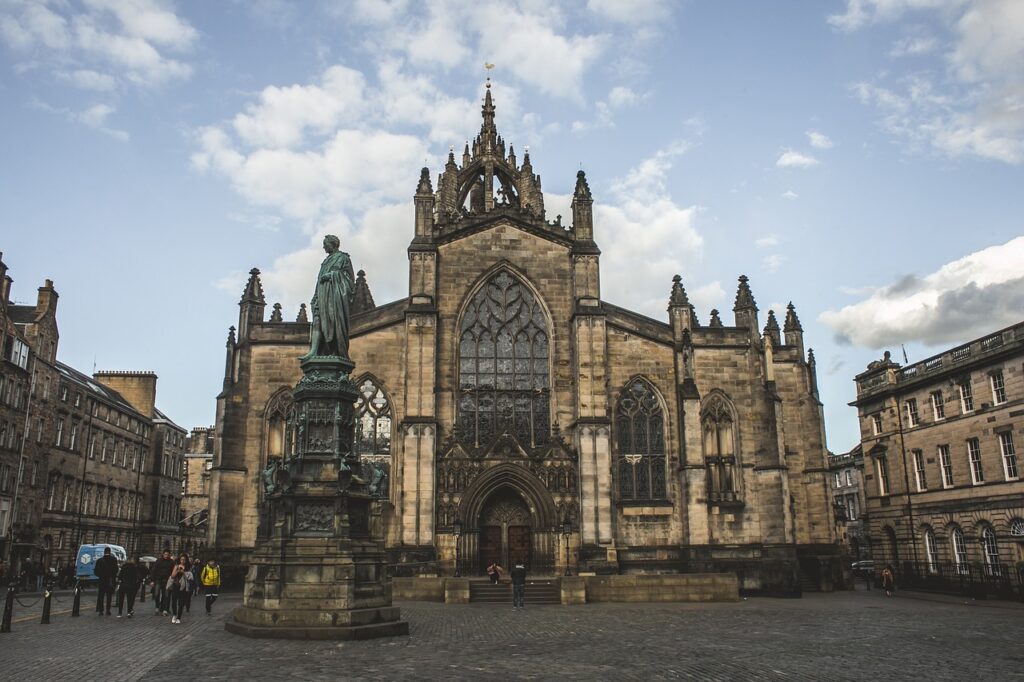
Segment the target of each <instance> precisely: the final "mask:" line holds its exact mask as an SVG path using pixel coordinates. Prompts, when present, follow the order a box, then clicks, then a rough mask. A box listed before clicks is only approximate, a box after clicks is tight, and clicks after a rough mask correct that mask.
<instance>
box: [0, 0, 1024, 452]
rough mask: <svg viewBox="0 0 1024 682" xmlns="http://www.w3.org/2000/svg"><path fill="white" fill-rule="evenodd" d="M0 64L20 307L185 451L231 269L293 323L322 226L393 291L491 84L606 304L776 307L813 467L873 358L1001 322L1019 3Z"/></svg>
mask: <svg viewBox="0 0 1024 682" xmlns="http://www.w3.org/2000/svg"><path fill="white" fill-rule="evenodd" d="M0 60H2V63H0V125H2V127H3V135H2V137H0V139H2V141H3V145H2V150H3V153H2V154H0V205H2V206H3V210H2V211H0V251H2V252H3V258H4V261H5V262H6V263H7V265H8V266H9V267H10V270H11V271H10V274H11V275H12V276H13V278H14V280H15V281H14V286H13V291H12V298H13V299H14V300H15V301H17V302H21V303H32V302H34V301H35V290H36V288H37V287H38V286H40V285H41V284H42V283H43V280H44V279H46V278H49V279H52V280H53V281H54V283H55V286H56V288H57V290H58V292H59V293H60V304H59V309H58V321H59V324H60V331H61V342H60V349H59V354H58V357H59V359H61V360H62V361H63V362H66V363H68V364H70V365H72V366H74V367H76V368H78V369H81V370H83V371H87V372H88V371H91V369H92V368H93V367H94V366H95V367H96V368H98V369H108V370H109V369H133V370H153V371H155V372H157V374H158V375H159V377H160V379H159V385H158V404H159V406H160V408H161V409H162V410H163V411H164V412H166V413H167V414H168V415H169V416H170V417H171V418H172V419H173V420H175V421H176V422H178V423H179V424H181V425H183V426H185V427H186V428H190V427H192V426H201V425H207V424H210V423H212V422H213V420H214V407H215V405H214V403H215V396H216V395H217V393H218V391H219V390H220V386H221V381H222V377H223V366H224V365H223V362H224V342H225V339H226V334H227V328H228V326H229V325H232V324H237V317H238V308H237V303H238V299H239V297H240V296H241V293H242V290H243V288H244V285H245V281H246V278H247V273H248V271H249V269H250V268H252V267H258V268H260V269H261V270H262V271H263V273H264V275H263V283H264V287H265V290H266V295H267V300H268V310H267V314H268V315H269V313H270V310H269V305H270V304H273V303H274V302H280V303H281V304H282V305H283V308H284V314H285V319H294V317H295V315H296V313H297V310H298V305H299V303H300V302H303V301H305V300H306V299H307V298H308V296H310V295H311V292H310V282H311V281H312V279H313V278H314V277H315V275H314V273H315V272H316V269H317V266H318V263H319V261H320V259H321V256H322V252H321V251H320V248H319V246H318V245H319V242H320V239H321V237H322V235H323V234H325V233H335V234H338V235H339V236H340V237H341V239H342V244H343V247H342V248H343V249H344V250H347V251H348V252H349V253H350V254H351V255H352V258H353V261H354V263H355V265H356V268H357V269H358V268H362V269H365V270H366V272H367V279H368V281H369V283H370V286H371V289H372V291H373V294H374V298H375V299H376V301H377V303H378V304H380V303H384V302H387V301H390V300H394V299H397V298H402V297H404V296H405V295H407V270H406V253H405V248H406V247H407V245H408V243H409V240H410V239H411V238H412V235H413V222H412V221H413V204H412V195H413V193H414V191H415V188H416V184H417V181H418V178H419V169H420V168H421V167H422V166H423V165H427V166H429V167H430V168H431V170H432V175H433V177H436V174H437V172H439V171H440V169H441V167H442V165H443V161H444V158H445V156H446V155H447V152H448V149H449V146H454V147H455V148H456V150H461V147H462V145H463V144H464V142H465V140H467V139H468V138H470V137H472V136H473V135H475V133H476V132H477V131H478V130H479V126H480V109H479V107H480V101H481V98H482V96H483V83H484V79H485V77H486V76H487V72H486V71H485V69H484V63H485V62H488V63H493V64H494V65H495V66H494V69H493V70H491V71H490V76H491V78H492V81H493V89H492V92H493V94H494V101H495V105H496V107H497V118H496V120H497V125H498V129H499V131H500V132H501V134H502V135H503V136H504V138H505V140H506V141H507V142H509V143H511V144H513V145H514V146H515V148H516V150H517V153H518V154H519V155H520V157H521V155H522V152H523V151H524V150H525V148H526V147H529V151H530V154H531V160H532V162H533V165H534V169H535V171H536V172H538V173H540V174H541V176H542V179H543V186H544V191H545V196H546V204H547V208H548V214H549V216H553V215H555V214H558V213H561V214H563V215H566V216H569V215H571V212H570V210H569V199H570V195H571V192H572V188H573V186H574V183H575V175H576V172H577V170H579V169H580V168H583V169H584V170H585V171H586V173H587V178H588V180H589V182H590V187H591V189H592V191H593V194H594V199H595V228H594V231H595V239H596V241H597V242H598V245H599V246H600V247H601V249H602V257H601V276H602V298H604V299H605V300H607V301H609V302H612V303H615V304H618V305H622V306H627V307H630V308H632V309H635V310H637V311H639V312H642V313H644V314H646V315H649V316H651V317H654V318H656V319H660V320H664V321H667V319H668V318H667V313H666V305H667V302H668V296H669V292H670V288H671V283H672V276H673V275H674V274H676V273H678V274H680V275H682V277H683V283H684V285H685V286H686V288H687V291H688V293H689V294H690V298H691V301H693V302H694V304H695V305H696V307H697V315H698V319H699V320H700V321H702V322H705V323H706V322H707V320H708V319H709V311H710V309H711V308H717V309H719V310H721V311H722V317H723V319H724V321H725V322H726V324H729V323H730V322H731V320H732V305H733V301H734V297H735V292H736V279H737V277H738V276H739V275H741V274H745V275H747V276H748V277H749V278H750V285H751V288H752V290H753V293H754V296H755V298H756V300H757V303H758V305H759V307H760V310H761V322H762V324H763V323H764V321H765V319H766V318H767V314H768V310H769V309H774V310H775V312H776V315H777V316H779V317H780V319H781V317H782V315H783V314H784V311H785V306H786V304H787V303H788V302H789V301H792V302H793V303H794V305H795V306H796V309H797V313H798V314H799V316H800V319H801V321H802V323H803V327H804V332H805V333H804V339H805V344H806V345H807V346H808V347H812V348H814V350H815V354H816V357H817V361H818V380H819V385H820V390H821V399H822V401H823V403H824V405H825V418H826V429H827V433H828V445H829V448H830V449H831V450H833V451H835V452H843V451H846V450H848V449H850V448H851V447H853V446H854V445H855V444H856V443H857V439H858V426H857V418H856V412H855V410H854V409H853V408H851V407H849V406H848V405H847V403H849V401H851V400H853V399H854V397H855V386H854V382H853V377H854V376H855V375H856V374H857V373H858V372H860V371H862V370H863V369H864V368H865V366H866V365H867V363H868V362H869V361H871V360H873V359H877V358H879V357H881V355H882V353H883V351H884V350H890V351H892V352H893V356H894V357H895V358H897V359H901V358H902V350H901V346H902V347H904V348H905V349H906V353H907V356H908V357H909V359H910V361H911V362H914V361H918V360H921V359H924V358H925V357H927V356H929V355H931V354H934V353H937V352H940V351H942V350H943V349H945V348H949V347H951V346H954V345H957V344H959V343H963V342H966V341H969V340H971V339H973V338H976V337H978V336H982V335H984V334H986V333H988V332H989V331H994V330H996V329H999V328H1001V327H1004V326H1008V325H1010V324H1013V323H1016V322H1019V321H1020V320H1021V311H1022V310H1024V275H1022V273H1021V263H1022V262H1024V224H1022V220H1024V218H1022V216H1024V191H1022V188H1024V2H1020V1H1018V0H977V1H974V2H968V1H966V0H828V1H822V2H814V3H808V2H805V1H803V0H793V1H791V2H787V1H785V0H780V1H778V2H770V3H769V2H759V1H755V0H749V1H747V2H740V1H738V0H716V1H715V2H711V1H705V2H698V1H696V0H689V1H687V0H679V1H673V0H635V1H634V2H628V1H627V0H578V1H576V2H552V1H551V0H518V1H513V0H502V1H501V2H492V1H490V0H477V1H474V2H450V1H446V0H434V1H430V2H413V1H405V0H392V1H390V2H385V1H383V0H379V1H375V2H370V1H352V2H328V1H327V0H322V1H321V0H308V1H306V2H295V3H289V2H284V1H283V0H245V1H243V0H238V1H236V2H232V1H229V0H222V1H220V2H200V1H194V2H186V1H184V0H179V1H178V2H170V1H161V0H36V1H26V0H0Z"/></svg>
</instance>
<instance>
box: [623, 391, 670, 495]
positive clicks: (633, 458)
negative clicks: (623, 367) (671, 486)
mask: <svg viewBox="0 0 1024 682" xmlns="http://www.w3.org/2000/svg"><path fill="white" fill-rule="evenodd" d="M615 445H616V452H615V461H616V467H615V470H616V473H617V477H616V479H617V480H616V482H617V484H618V493H619V494H618V497H619V499H620V500H624V501H628V500H663V499H665V496H666V490H665V416H664V412H663V411H662V409H661V402H660V401H659V400H658V396H657V395H656V394H655V393H654V390H653V389H652V388H651V385H650V384H648V383H647V382H646V381H644V380H643V379H634V380H633V381H632V382H630V383H629V384H628V385H627V386H626V387H625V388H624V389H623V390H622V393H621V394H620V395H619V402H618V405H617V406H616V408H615Z"/></svg>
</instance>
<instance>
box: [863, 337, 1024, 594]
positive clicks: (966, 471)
mask: <svg viewBox="0 0 1024 682" xmlns="http://www.w3.org/2000/svg"><path fill="white" fill-rule="evenodd" d="M856 382H857V399H856V400H855V401H854V402H853V403H851V404H852V405H854V406H856V407H857V411H858V414H859V417H860V430H861V447H862V448H863V451H864V459H865V470H864V472H865V473H864V479H865V492H866V497H867V511H868V515H869V518H870V535H871V537H872V538H873V539H874V547H873V554H874V558H875V560H876V564H878V563H879V562H884V563H891V564H893V565H894V566H895V567H897V569H898V570H899V571H901V572H904V573H911V574H915V573H916V574H925V575H931V574H944V575H949V574H953V575H968V574H970V575H973V576H975V577H977V576H983V577H984V576H989V577H996V578H999V577H1003V576H1007V577H1009V576H1012V575H1013V574H1014V573H1015V572H1016V570H1017V567H1019V566H1020V565H1021V563H1020V562H1022V561H1024V482H1022V481H1021V477H1020V472H1021V467H1022V466H1024V462H1021V461H1020V460H1019V458H1018V457H1017V454H1016V451H1015V447H1017V446H1018V445H1019V444H1020V443H1021V442H1024V423H1022V421H1021V417H1022V416H1024V323H1021V324H1017V325H1014V326H1012V327H1009V328H1007V329H1002V330H1000V331H997V332H994V333H992V334H989V335H987V336H985V337H982V338H980V339H976V340H974V341H971V342H969V343H967V344H964V345H962V346H958V347H956V348H952V349H950V350H947V351H945V352H943V353H940V354H938V355H935V356H933V357H931V358H928V359H926V360H923V361H921V362H917V363H914V364H912V365H907V366H905V367H904V366H901V365H899V364H897V363H895V362H893V361H892V360H891V359H890V357H889V354H888V353H886V354H885V358H884V359H883V360H880V361H876V362H872V363H871V364H870V365H869V366H868V369H867V371H865V372H863V373H861V374H859V375H857V377H856ZM877 568H878V566H876V569H877Z"/></svg>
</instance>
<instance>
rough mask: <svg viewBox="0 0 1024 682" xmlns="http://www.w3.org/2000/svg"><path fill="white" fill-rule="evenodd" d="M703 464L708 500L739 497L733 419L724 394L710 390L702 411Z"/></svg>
mask: <svg viewBox="0 0 1024 682" xmlns="http://www.w3.org/2000/svg"><path fill="white" fill-rule="evenodd" d="M701 432H702V433H703V438H704V465H705V467H706V468H707V485H708V501H709V502H713V503H714V502H730V501H733V500H737V499H739V490H738V481H737V473H736V472H737V461H738V453H737V447H736V421H735V419H734V418H733V410H732V406H731V405H730V404H729V401H728V399H726V398H725V396H723V395H721V394H717V393H713V394H712V395H711V396H710V398H709V399H708V401H707V402H706V403H705V405H704V409H702V410H701Z"/></svg>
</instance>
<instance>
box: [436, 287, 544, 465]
mask: <svg viewBox="0 0 1024 682" xmlns="http://www.w3.org/2000/svg"><path fill="white" fill-rule="evenodd" d="M458 401H459V402H458V416H457V418H456V425H455V427H456V434H457V436H458V437H459V439H460V440H462V441H463V442H464V443H465V444H466V445H469V446H470V447H473V448H480V447H486V446H487V445H489V444H490V443H492V442H493V441H494V440H495V439H496V438H497V437H498V436H501V435H502V434H511V435H513V436H515V438H516V440H518V441H519V443H520V445H522V446H523V447H526V448H530V447H536V446H538V445H541V444H543V443H546V442H547V441H548V439H549V437H550V408H549V401H550V385H549V380H548V332H547V321H546V319H545V317H544V311H543V310H542V308H541V306H540V304H539V303H538V302H537V300H536V299H535V298H534V296H533V294H532V293H531V292H530V290H529V289H528V288H527V287H525V286H523V284H522V282H520V281H519V280H518V279H516V278H515V277H513V276H512V275H510V274H509V273H508V272H504V271H502V272H499V273H498V274H496V275H495V276H494V277H492V278H491V279H490V280H489V281H488V282H487V284H485V285H484V286H483V287H482V288H481V289H480V291H479V292H477V294H476V295H475V296H474V297H473V299H472V300H471V301H470V302H469V304H468V305H467V307H466V312H465V314H464V315H463V318H462V324H461V326H460V329H459V397H458Z"/></svg>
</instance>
